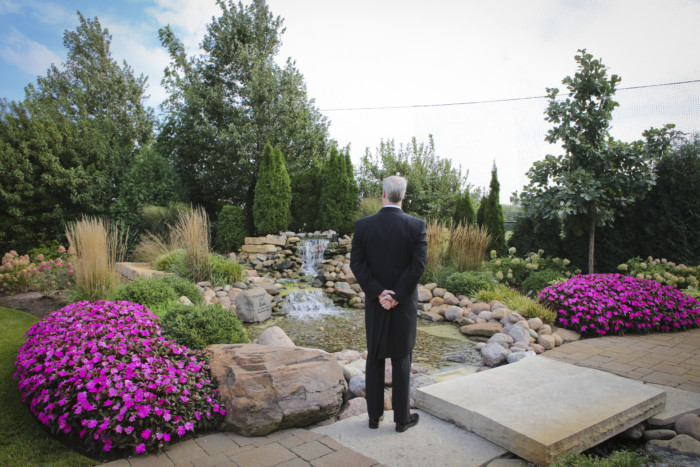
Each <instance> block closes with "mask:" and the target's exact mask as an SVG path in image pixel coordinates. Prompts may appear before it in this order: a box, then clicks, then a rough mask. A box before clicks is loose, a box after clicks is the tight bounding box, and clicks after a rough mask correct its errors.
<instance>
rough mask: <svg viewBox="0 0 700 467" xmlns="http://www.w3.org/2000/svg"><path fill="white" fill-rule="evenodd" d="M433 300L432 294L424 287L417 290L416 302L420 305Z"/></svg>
mask: <svg viewBox="0 0 700 467" xmlns="http://www.w3.org/2000/svg"><path fill="white" fill-rule="evenodd" d="M431 298H433V294H432V293H430V290H428V289H426V288H425V287H421V288H420V289H418V301H419V302H421V303H427V302H429V301H430V299H431Z"/></svg>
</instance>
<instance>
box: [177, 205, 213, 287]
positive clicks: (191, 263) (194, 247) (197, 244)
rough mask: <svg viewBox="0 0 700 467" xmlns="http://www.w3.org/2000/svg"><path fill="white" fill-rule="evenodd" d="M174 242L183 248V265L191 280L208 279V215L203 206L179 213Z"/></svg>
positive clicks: (209, 270)
mask: <svg viewBox="0 0 700 467" xmlns="http://www.w3.org/2000/svg"><path fill="white" fill-rule="evenodd" d="M174 232H175V233H174V235H175V238H176V239H177V240H176V242H175V243H176V244H178V245H182V246H183V247H184V249H185V265H186V269H187V272H188V276H189V277H188V279H190V280H191V281H192V282H199V281H205V280H209V278H210V276H211V269H210V267H209V217H208V216H207V213H206V211H205V210H204V208H203V207H201V206H200V207H198V208H192V209H188V210H186V211H183V212H181V213H180V217H179V218H178V221H177V224H176V225H175V229H174Z"/></svg>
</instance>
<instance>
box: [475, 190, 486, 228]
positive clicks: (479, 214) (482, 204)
mask: <svg viewBox="0 0 700 467" xmlns="http://www.w3.org/2000/svg"><path fill="white" fill-rule="evenodd" d="M487 199H488V196H482V197H481V201H479V208H478V209H477V210H476V225H478V226H479V227H483V226H484V210H485V209H486V200H487Z"/></svg>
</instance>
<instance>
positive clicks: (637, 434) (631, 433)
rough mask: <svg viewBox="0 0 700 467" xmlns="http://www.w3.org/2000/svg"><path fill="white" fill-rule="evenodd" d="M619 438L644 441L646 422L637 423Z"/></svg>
mask: <svg viewBox="0 0 700 467" xmlns="http://www.w3.org/2000/svg"><path fill="white" fill-rule="evenodd" d="M617 436H619V437H620V438H622V439H629V440H633V441H634V440H637V439H642V436H644V422H642V423H637V424H636V425H634V426H631V427H629V428H627V429H626V430H625V431H623V432H622V433H620V434H619V435H617Z"/></svg>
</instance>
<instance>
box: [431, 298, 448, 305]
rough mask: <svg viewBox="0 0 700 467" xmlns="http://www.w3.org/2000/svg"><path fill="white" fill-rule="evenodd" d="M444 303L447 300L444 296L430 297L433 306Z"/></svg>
mask: <svg viewBox="0 0 700 467" xmlns="http://www.w3.org/2000/svg"><path fill="white" fill-rule="evenodd" d="M443 303H445V300H444V299H443V298H442V297H433V298H431V299H430V305H431V306H440V305H442V304H443Z"/></svg>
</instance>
